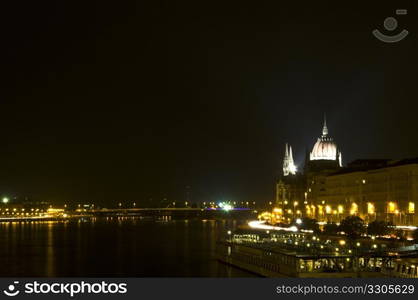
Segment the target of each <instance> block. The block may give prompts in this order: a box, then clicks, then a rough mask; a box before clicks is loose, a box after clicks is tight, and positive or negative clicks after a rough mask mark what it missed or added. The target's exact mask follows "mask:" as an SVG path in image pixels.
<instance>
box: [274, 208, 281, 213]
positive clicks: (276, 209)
mask: <svg viewBox="0 0 418 300" xmlns="http://www.w3.org/2000/svg"><path fill="white" fill-rule="evenodd" d="M273 212H275V213H279V214H281V213H283V210H282V209H281V208H277V207H275V208H274V209H273Z"/></svg>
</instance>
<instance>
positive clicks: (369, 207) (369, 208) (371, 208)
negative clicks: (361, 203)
mask: <svg viewBox="0 0 418 300" xmlns="http://www.w3.org/2000/svg"><path fill="white" fill-rule="evenodd" d="M375 212H376V210H375V207H374V204H373V203H371V202H367V213H368V214H370V215H374V214H375Z"/></svg>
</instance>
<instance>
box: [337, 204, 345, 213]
mask: <svg viewBox="0 0 418 300" xmlns="http://www.w3.org/2000/svg"><path fill="white" fill-rule="evenodd" d="M343 212H344V207H343V206H342V205H338V213H339V214H342V213H343Z"/></svg>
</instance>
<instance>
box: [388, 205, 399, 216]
mask: <svg viewBox="0 0 418 300" xmlns="http://www.w3.org/2000/svg"><path fill="white" fill-rule="evenodd" d="M396 211H397V205H396V203H395V202H389V203H388V213H390V214H394V213H396Z"/></svg>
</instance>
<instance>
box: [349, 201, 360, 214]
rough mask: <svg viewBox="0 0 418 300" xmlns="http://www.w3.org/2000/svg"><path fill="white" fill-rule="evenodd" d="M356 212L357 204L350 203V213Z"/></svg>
mask: <svg viewBox="0 0 418 300" xmlns="http://www.w3.org/2000/svg"><path fill="white" fill-rule="evenodd" d="M357 213H358V205H357V203H354V202H353V203H351V208H350V215H355V214H357Z"/></svg>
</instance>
